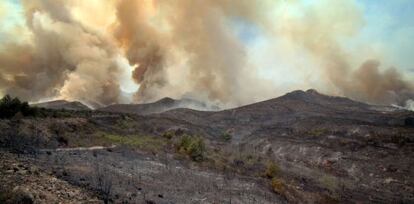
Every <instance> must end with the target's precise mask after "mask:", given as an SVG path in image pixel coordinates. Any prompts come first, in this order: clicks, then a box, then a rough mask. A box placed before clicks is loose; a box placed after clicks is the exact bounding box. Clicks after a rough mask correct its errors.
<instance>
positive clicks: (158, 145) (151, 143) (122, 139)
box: [102, 133, 166, 151]
mask: <svg viewBox="0 0 414 204" xmlns="http://www.w3.org/2000/svg"><path fill="white" fill-rule="evenodd" d="M102 137H103V139H105V140H106V141H108V142H111V143H115V144H120V145H127V146H132V147H136V148H139V149H143V150H151V151H159V150H161V149H162V147H163V146H164V145H165V144H166V142H165V141H164V140H163V139H162V138H158V137H153V136H140V135H127V136H123V135H115V134H106V133H105V134H103V135H102Z"/></svg>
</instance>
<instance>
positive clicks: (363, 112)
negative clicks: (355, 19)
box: [0, 90, 414, 203]
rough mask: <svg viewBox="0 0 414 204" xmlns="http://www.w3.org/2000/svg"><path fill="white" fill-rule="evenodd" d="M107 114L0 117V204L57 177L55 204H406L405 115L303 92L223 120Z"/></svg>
mask: <svg viewBox="0 0 414 204" xmlns="http://www.w3.org/2000/svg"><path fill="white" fill-rule="evenodd" d="M161 102H164V103H168V104H170V103H174V101H171V100H167V99H164V100H163V101H161ZM161 102H159V103H158V104H160V103H161ZM155 104H157V103H155ZM147 106H148V107H149V108H148V107H146V108H144V109H145V110H152V109H151V107H150V105H147ZM144 109H142V110H144ZM107 110H108V109H106V110H105V109H101V110H95V111H86V110H83V111H68V110H59V111H57V110H43V111H45V112H46V113H44V114H43V115H42V117H22V118H11V119H4V120H1V121H0V132H1V134H0V135H1V136H0V144H1V145H2V147H3V150H2V151H1V152H2V153H1V154H2V160H4V161H5V162H4V164H5V165H3V166H2V169H1V171H0V172H1V175H2V176H1V178H2V182H1V183H2V185H1V187H2V192H3V193H2V199H5V200H8V201H10V202H11V200H12V199H17V198H14V197H16V195H22V194H23V195H25V196H26V197H28V198H29V199H31V200H33V201H40V202H42V201H43V202H48V199H50V198H49V197H48V196H47V195H46V194H45V192H47V193H49V194H52V195H53V194H56V195H60V194H59V193H60V190H57V188H52V189H51V190H50V191H48V190H39V188H38V187H34V186H36V185H37V186H39V185H40V186H41V185H46V186H47V185H48V183H47V182H55V179H57V180H58V181H59V182H63V183H64V184H60V183H59V184H56V185H59V186H62V187H61V188H69V189H73V190H71V192H74V193H73V195H63V196H59V199H61V200H63V201H64V202H74V203H76V202H78V201H77V200H76V199H75V197H77V196H83V197H82V198H83V199H82V200H85V201H87V200H89V202H100V201H99V200H97V199H96V198H99V199H100V200H102V201H107V202H116V203H121V202H124V203H145V202H147V203H151V202H153V203H226V202H228V203H230V202H232V203H358V202H363V203H364V202H376V203H411V202H413V201H414V197H413V195H414V182H413V181H412V177H413V176H414V171H413V169H412V166H413V164H414V161H413V158H414V157H413V156H414V143H413V142H414V127H413V125H412V124H411V123H410V121H411V119H412V117H413V115H414V114H413V112H410V111H406V110H400V109H396V108H392V107H386V106H373V105H368V104H364V103H360V102H356V101H352V100H350V99H347V98H343V97H333V96H327V95H323V94H320V93H318V92H316V91H315V90H308V91H306V92H305V91H294V92H291V93H288V94H286V95H284V96H282V97H279V98H275V99H271V100H268V101H264V102H260V103H256V104H251V105H248V106H244V107H240V108H235V109H230V110H223V111H196V110H191V109H185V108H179V109H173V110H167V111H166V112H162V111H156V113H152V114H151V113H149V112H145V114H144V115H140V114H131V113H125V111H120V112H121V113H119V112H117V111H116V109H113V108H110V111H109V112H108V111H107ZM122 110H125V109H122ZM139 110H141V109H139ZM133 113H137V112H133ZM93 146H100V147H93ZM79 147H84V148H79ZM88 147H89V148H88ZM91 147H92V148H91ZM101 147H104V148H101ZM19 165H20V166H19ZM32 167H33V168H35V169H41V170H42V171H41V172H42V173H41V174H39V173H35V172H36V171H34V170H30V168H32ZM19 175H23V176H19ZM43 178H44V179H43ZM46 178H47V179H46ZM22 179H27V180H29V181H32V182H31V183H33V185H30V182H28V183H29V184H23V183H24V182H22V181H21V180H22ZM50 179H51V180H53V181H50ZM35 184H36V185H35ZM22 189H23V190H22ZM22 192H23V193H22ZM79 192H80V193H79ZM13 196H14V197H13Z"/></svg>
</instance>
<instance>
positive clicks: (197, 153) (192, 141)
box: [177, 135, 205, 161]
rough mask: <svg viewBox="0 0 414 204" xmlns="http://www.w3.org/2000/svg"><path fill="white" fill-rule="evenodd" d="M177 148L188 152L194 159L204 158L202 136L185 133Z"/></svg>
mask: <svg viewBox="0 0 414 204" xmlns="http://www.w3.org/2000/svg"><path fill="white" fill-rule="evenodd" d="M177 150H178V151H179V152H181V153H185V154H187V155H188V156H190V157H191V159H192V160H194V161H201V160H203V159H204V152H205V144H204V140H203V139H202V138H201V137H197V136H190V135H184V136H183V137H182V138H181V140H180V141H179V143H178V145H177Z"/></svg>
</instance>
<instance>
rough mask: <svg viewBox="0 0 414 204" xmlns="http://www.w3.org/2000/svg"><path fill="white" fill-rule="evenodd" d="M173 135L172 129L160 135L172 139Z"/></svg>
mask: <svg viewBox="0 0 414 204" xmlns="http://www.w3.org/2000/svg"><path fill="white" fill-rule="evenodd" d="M174 136H175V133H174V131H166V132H164V133H163V134H162V137H164V138H166V139H169V140H170V139H172V138H173V137H174Z"/></svg>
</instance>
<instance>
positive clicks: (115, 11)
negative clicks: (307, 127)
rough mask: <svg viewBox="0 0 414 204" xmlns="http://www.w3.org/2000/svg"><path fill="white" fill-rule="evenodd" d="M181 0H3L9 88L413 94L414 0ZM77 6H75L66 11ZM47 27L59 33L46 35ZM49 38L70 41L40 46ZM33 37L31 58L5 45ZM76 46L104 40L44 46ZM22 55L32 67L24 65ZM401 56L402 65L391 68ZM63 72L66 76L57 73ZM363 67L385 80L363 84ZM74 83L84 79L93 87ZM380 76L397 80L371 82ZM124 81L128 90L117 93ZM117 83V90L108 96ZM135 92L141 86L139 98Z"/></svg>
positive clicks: (254, 97)
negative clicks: (38, 81)
mask: <svg viewBox="0 0 414 204" xmlns="http://www.w3.org/2000/svg"><path fill="white" fill-rule="evenodd" d="M56 2H58V3H56ZM103 2H105V4H104V3H103ZM172 2H173V1H172ZM172 2H168V1H164V0H160V1H156V0H125V1H122V0H111V1H99V0H82V1H81V0H62V1H49V0H45V1H38V0H33V1H30V0H28V1H19V0H2V1H1V2H0V23H1V24H0V25H1V27H0V43H1V44H0V50H1V51H2V52H3V56H2V58H0V63H2V64H0V69H3V70H4V73H3V75H0V76H2V77H1V78H0V80H2V81H0V91H1V92H10V91H13V92H15V93H16V95H22V96H23V97H26V98H30V99H33V100H42V99H44V98H48V99H49V98H65V99H70V100H83V101H90V102H91V103H99V104H107V103H113V102H119V101H121V102H130V101H141V102H142V101H150V100H154V99H157V98H160V97H164V96H171V97H176V98H179V97H184V96H185V97H195V98H198V99H201V100H204V99H207V100H211V101H215V102H222V103H223V104H230V105H229V106H232V105H240V104H246V103H250V102H255V101H258V100H263V99H266V98H271V97H276V96H278V95H280V94H283V93H284V92H287V91H291V90H294V89H307V88H316V89H318V90H321V91H322V92H325V93H329V94H337V95H345V96H348V97H351V98H355V99H358V100H364V101H367V102H374V103H376V102H381V101H382V100H386V101H387V102H390V103H398V104H401V105H404V104H403V103H402V101H401V100H403V101H405V100H408V99H412V83H413V81H414V60H413V57H412V53H414V40H413V39H414V21H413V19H414V1H411V0H361V1H352V0H349V1H348V0H338V1H328V0H319V1H317V0H302V1H301V0H289V1H288V0H285V1H283V0H280V1H272V0H263V1H244V0H241V1H232V0H223V1H211V2H210V1H205V2H208V3H200V2H191V1H187V0H179V1H177V2H175V3H172ZM217 2H218V3H217ZM232 3H233V4H232ZM123 4H125V5H126V6H124V5H123ZM203 4H205V7H204V5H203ZM131 5H132V6H131ZM246 5H247V6H246ZM123 6H124V7H123ZM134 6H135V7H134ZM36 9H37V10H36ZM134 9H136V11H134ZM34 10H36V11H34ZM191 10H194V11H196V12H191ZM66 11H68V13H69V14H62V13H65V12H66ZM64 15H66V16H64ZM67 16H69V17H67ZM189 16H193V17H194V18H192V17H189ZM28 19H31V20H30V22H28ZM68 19H69V20H68ZM183 22H184V23H183ZM200 22H201V23H200ZM185 24H188V25H185ZM63 27H65V28H63ZM68 28H70V29H73V30H77V29H79V32H75V31H73V33H74V34H76V33H77V34H79V35H83V34H85V36H86V37H85V39H83V40H85V41H84V42H83V41H79V42H82V43H83V44H86V45H85V47H83V46H81V45H79V43H77V42H76V41H77V40H76V39H72V38H71V37H70V36H66V34H65V33H66V31H67V30H65V29H68ZM46 31H47V32H46ZM49 31H52V34H51V33H49ZM180 32H182V33H180ZM186 32H193V33H190V34H188V33H186ZM205 33H207V35H205ZM45 36H48V38H50V39H53V40H52V41H47V40H45V41H44V40H42V39H43V37H45ZM90 36H95V37H96V38H97V39H99V43H95V40H93V39H92V40H91V39H90V38H89V37H90ZM205 41H207V42H205ZM39 42H42V43H45V44H48V43H51V44H59V45H53V46H52V45H50V46H49V45H48V46H43V45H42V46H40V45H38V44H36V43H39ZM63 42H65V43H63ZM102 44H105V45H104V46H103V47H102ZM10 46H11V47H10ZM24 46H29V47H31V48H33V50H32V53H30V54H28V55H30V56H31V57H30V59H32V60H33V61H32V62H31V63H29V64H27V63H26V62H25V64H24V66H23V65H20V64H19V63H22V62H21V58H18V57H17V58H16V57H10V56H9V55H7V56H6V55H5V54H4V53H5V52H8V50H10V49H11V48H13V49H16V50H20V51H18V52H17V51H16V55H17V54H20V55H22V52H23V51H22V50H24V49H17V48H19V47H24ZM60 46H63V47H60ZM65 47H66V48H68V49H70V48H73V49H75V48H76V49H83V50H85V49H91V50H100V51H99V52H97V53H94V54H96V55H93V56H90V55H89V54H90V53H89V54H88V53H82V54H78V53H75V54H74V53H61V54H60V55H59V54H57V55H58V56H57V59H53V60H51V59H50V58H52V57H45V53H56V52H55V51H54V50H62V49H63V50H64V49H65ZM82 47H83V48H82ZM233 51H234V53H231V52H233ZM40 52H42V54H39V53H40ZM60 52H63V51H60ZM57 53H59V52H57ZM229 53H231V54H229ZM23 55H24V56H25V54H23ZM73 55H76V56H75V57H73ZM78 55H79V56H78ZM68 58H70V59H68ZM72 58H73V59H76V60H73V59H72ZM90 59H93V60H90ZM149 59H151V60H149ZM154 59H156V60H161V61H160V62H154ZM238 59H240V60H238ZM367 60H377V61H378V62H380V65H375V63H374V65H373V64H372V63H371V66H369V67H370V68H366V69H365V68H364V69H361V70H360V71H357V70H358V69H359V67H360V66H361V65H362V64H363V63H364V62H367ZM52 62H53V63H52ZM16 64H17V65H19V66H22V67H24V68H20V69H19V72H13V70H16V69H15V68H11V67H12V66H17V65H16ZM30 64H36V66H37V67H36V68H31V65H30ZM41 64H48V65H47V67H48V68H43V66H44V65H41ZM51 64H53V65H51ZM107 64H113V65H111V66H110V65H107ZM92 65H93V66H94V67H95V68H92V67H93V66H92ZM103 65H105V66H106V67H105V68H102V69H100V68H98V67H99V66H103ZM33 66H34V65H33ZM231 66H239V67H240V68H237V69H235V68H230V67H231ZM56 67H59V68H56ZM61 67H65V68H61ZM212 67H214V68H212ZM241 67H243V68H241ZM324 67H325V68H324ZM390 67H394V68H395V69H396V70H397V72H395V73H394V72H393V71H385V70H387V69H389V68H390ZM94 69H100V70H101V71H99V73H98V72H94V71H93V70H94ZM336 69H337V70H336ZM376 69H379V70H378V71H376ZM33 70H35V71H33ZM57 70H60V71H57ZM134 70H135V71H134ZM354 70H355V71H354ZM364 70H365V71H364ZM367 70H369V71H367ZM107 72H111V74H110V75H106V74H105V73H107ZM371 72H372V73H371ZM374 72H375V73H374ZM31 74H33V75H31ZM91 75H93V76H91ZM341 75H344V76H343V77H341ZM345 75H346V76H345ZM361 75H364V76H361ZM16 76H19V77H16ZM21 76H23V77H21ZM57 76H59V77H60V78H59V77H58V80H51V79H50V78H51V77H57ZM30 77H34V78H36V79H39V78H42V79H44V78H45V77H46V79H47V78H49V79H47V80H45V81H47V84H45V85H38V84H32V85H31V87H30V86H29V85H27V83H28V82H24V80H23V79H21V78H30ZM363 77H368V78H370V79H371V80H373V81H374V82H369V83H367V84H364V83H363V81H364V80H361V79H360V78H363ZM114 78H115V79H114ZM354 78H359V79H357V80H355V79H354ZM91 80H94V82H90V81H91ZM380 80H384V82H378V81H380ZM390 80H391V81H392V82H388V81H390ZM394 82H395V83H394ZM31 83H33V82H31ZM352 83H355V84H358V85H355V86H353V85H349V84H352ZM75 84H83V87H82V88H81V89H82V91H78V90H79V87H77V88H74V87H75ZM47 86H51V87H53V88H52V89H51V90H48V89H49V88H45V87H47ZM89 86H90V87H93V88H91V90H96V88H99V91H97V92H96V91H93V92H96V94H95V95H93V96H91V94H90V90H89V89H87V88H84V87H89ZM370 86H375V87H381V88H379V89H386V90H375V91H374V92H375V93H373V94H371V93H369V92H370V89H371V88H369V87H370ZM28 87H30V88H28ZM32 87H34V88H32ZM117 87H118V88H117ZM253 87H254V88H253ZM31 89H33V90H35V91H32V90H31ZM112 89H114V90H112ZM117 89H119V90H120V93H115V92H117ZM138 89H139V91H138ZM240 90H243V91H240ZM29 92H36V93H34V94H28V93H29ZM74 92H76V93H74ZM109 92H110V93H111V94H109V95H111V97H112V98H111V99H107V98H105V97H104V95H108V93H109ZM125 93H135V98H134V99H133V98H131V96H130V95H128V94H125ZM101 95H102V96H101ZM384 95H387V96H384ZM389 95H392V97H391V96H389ZM397 95H398V97H397ZM400 95H404V97H399V96H400ZM88 97H91V98H88ZM390 97H391V98H392V99H390ZM400 98H401V99H400Z"/></svg>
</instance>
